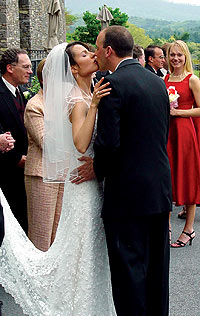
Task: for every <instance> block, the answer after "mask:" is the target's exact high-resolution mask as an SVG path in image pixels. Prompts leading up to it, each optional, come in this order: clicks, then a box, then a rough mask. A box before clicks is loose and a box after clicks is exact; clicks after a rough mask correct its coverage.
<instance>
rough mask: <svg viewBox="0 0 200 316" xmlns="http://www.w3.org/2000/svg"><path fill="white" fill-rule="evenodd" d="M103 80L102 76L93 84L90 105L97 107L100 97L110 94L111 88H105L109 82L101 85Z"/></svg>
mask: <svg viewBox="0 0 200 316" xmlns="http://www.w3.org/2000/svg"><path fill="white" fill-rule="evenodd" d="M103 80H104V77H102V78H101V80H99V82H97V83H96V84H95V86H94V91H93V97H92V103H91V106H92V107H97V106H98V104H99V102H100V100H101V98H103V97H105V96H106V95H108V94H110V91H111V88H107V87H108V86H109V84H110V82H107V83H105V84H103V85H101V84H102V82H103Z"/></svg>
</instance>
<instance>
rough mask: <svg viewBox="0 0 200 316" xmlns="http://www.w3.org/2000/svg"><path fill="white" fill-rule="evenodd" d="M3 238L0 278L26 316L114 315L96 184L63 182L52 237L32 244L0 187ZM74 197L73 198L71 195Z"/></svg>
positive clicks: (0, 253)
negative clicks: (42, 244) (48, 242)
mask: <svg viewBox="0 0 200 316" xmlns="http://www.w3.org/2000/svg"><path fill="white" fill-rule="evenodd" d="M0 196H1V203H2V205H3V208H4V216H5V229H6V232H5V238H4V242H3V244H2V247H1V248H0V283H1V284H2V285H3V286H4V288H5V290H6V291H7V292H8V293H10V294H11V295H12V296H13V297H14V299H15V301H16V303H18V304H19V305H20V306H21V307H22V309H23V311H24V313H25V314H27V315H30V316H42V315H44V316H55V315H56V316H102V315H103V316H116V312H115V308H114V304H113V299H112V294H111V282H110V271H109V263H108V256H107V248H106V242H105V235H104V229H103V224H102V220H101V217H100V212H101V206H102V192H101V190H100V188H99V186H98V183H97V182H96V181H95V180H93V181H88V182H85V183H82V184H80V185H74V184H71V183H70V182H66V184H65V193H64V198H63V209H62V214H61V219H60V223H59V226H58V230H57V234H56V238H55V241H54V243H53V245H52V246H51V248H50V249H49V250H48V251H47V252H45V253H44V252H41V251H40V250H38V249H36V248H35V247H34V245H33V244H32V243H31V242H30V240H29V239H28V238H27V237H26V235H25V233H24V232H23V230H22V229H21V227H20V225H19V224H18V222H17V221H16V219H15V218H14V216H13V214H12V212H11V211H10V208H9V206H8V204H7V201H6V199H5V197H4V195H3V193H2V192H1V191H0ZM74 197H75V198H74Z"/></svg>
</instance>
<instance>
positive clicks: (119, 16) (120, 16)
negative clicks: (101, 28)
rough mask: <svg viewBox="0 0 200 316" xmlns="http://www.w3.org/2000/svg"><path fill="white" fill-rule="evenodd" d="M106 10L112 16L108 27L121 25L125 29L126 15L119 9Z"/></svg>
mask: <svg viewBox="0 0 200 316" xmlns="http://www.w3.org/2000/svg"><path fill="white" fill-rule="evenodd" d="M108 9H109V11H110V13H111V14H112V16H113V20H111V21H110V25H122V26H125V27H126V24H127V22H128V15H127V14H126V13H122V12H121V11H120V9H119V8H116V9H114V10H113V9H112V8H108Z"/></svg>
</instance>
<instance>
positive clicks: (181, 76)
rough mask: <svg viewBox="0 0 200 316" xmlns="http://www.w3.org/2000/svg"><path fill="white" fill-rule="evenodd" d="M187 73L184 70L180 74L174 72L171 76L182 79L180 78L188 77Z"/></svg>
mask: <svg viewBox="0 0 200 316" xmlns="http://www.w3.org/2000/svg"><path fill="white" fill-rule="evenodd" d="M186 75H187V74H186V73H185V72H183V73H182V74H180V75H177V76H176V75H174V74H173V73H172V74H171V75H170V77H171V78H177V79H180V80H182V79H184V78H185V77H186Z"/></svg>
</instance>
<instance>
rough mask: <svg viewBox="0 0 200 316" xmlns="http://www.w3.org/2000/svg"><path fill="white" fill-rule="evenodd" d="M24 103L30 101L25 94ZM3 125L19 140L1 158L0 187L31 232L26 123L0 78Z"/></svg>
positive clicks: (0, 117)
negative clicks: (25, 166) (25, 165)
mask: <svg viewBox="0 0 200 316" xmlns="http://www.w3.org/2000/svg"><path fill="white" fill-rule="evenodd" d="M21 98H22V102H23V103H24V104H26V100H25V98H24V96H23V94H22V93H21ZM0 124H1V126H2V128H3V131H4V132H7V131H10V132H11V134H12V136H13V138H14V139H15V140H16V142H15V146H14V149H12V150H11V151H9V152H7V153H4V154H1V155H0V173H1V176H0V187H1V189H2V191H3V193H4V195H5V197H6V199H7V201H8V203H9V205H10V208H11V210H12V212H13V214H14V215H15V217H16V218H17V219H18V221H19V223H20V225H21V226H22V227H23V228H24V230H25V231H27V212H26V192H25V185H24V169H23V168H20V167H18V165H17V164H18V162H19V161H20V159H21V157H22V155H26V154H27V148H28V140H27V135H26V130H25V127H24V124H23V121H22V119H21V117H20V113H19V111H18V109H17V107H16V105H15V101H14V96H13V95H12V93H11V92H10V90H9V89H8V88H7V87H6V85H5V84H4V82H3V80H2V78H0Z"/></svg>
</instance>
